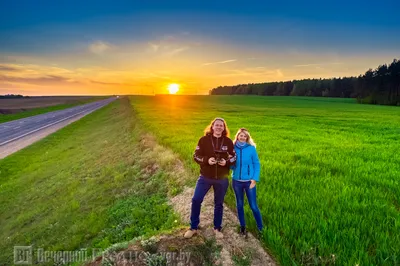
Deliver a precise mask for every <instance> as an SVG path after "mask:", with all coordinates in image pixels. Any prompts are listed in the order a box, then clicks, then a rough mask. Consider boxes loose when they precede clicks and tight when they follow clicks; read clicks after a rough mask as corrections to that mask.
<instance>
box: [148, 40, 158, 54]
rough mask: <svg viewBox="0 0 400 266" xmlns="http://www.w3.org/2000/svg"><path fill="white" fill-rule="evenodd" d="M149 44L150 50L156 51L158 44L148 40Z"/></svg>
mask: <svg viewBox="0 0 400 266" xmlns="http://www.w3.org/2000/svg"><path fill="white" fill-rule="evenodd" d="M149 46H150V48H151V50H153V51H154V52H157V51H158V48H160V45H158V44H155V43H151V42H149Z"/></svg>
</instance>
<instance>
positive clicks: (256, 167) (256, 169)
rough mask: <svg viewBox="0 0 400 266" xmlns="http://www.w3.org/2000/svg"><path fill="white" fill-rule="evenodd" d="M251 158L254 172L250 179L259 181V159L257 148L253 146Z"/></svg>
mask: <svg viewBox="0 0 400 266" xmlns="http://www.w3.org/2000/svg"><path fill="white" fill-rule="evenodd" d="M251 160H252V162H253V167H254V173H253V176H252V178H251V179H252V180H255V181H256V182H258V181H260V159H259V158H258V154H257V150H256V148H255V147H253V154H252V156H251Z"/></svg>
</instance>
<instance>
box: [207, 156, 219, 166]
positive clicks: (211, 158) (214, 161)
mask: <svg viewBox="0 0 400 266" xmlns="http://www.w3.org/2000/svg"><path fill="white" fill-rule="evenodd" d="M216 163H217V161H216V160H215V158H214V157H210V159H208V164H209V165H214V164H216Z"/></svg>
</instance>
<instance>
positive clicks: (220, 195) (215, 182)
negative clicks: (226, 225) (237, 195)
mask: <svg viewBox="0 0 400 266" xmlns="http://www.w3.org/2000/svg"><path fill="white" fill-rule="evenodd" d="M228 186H229V180H228V178H223V179H212V178H206V177H204V176H200V177H199V179H198V180H197V184H196V188H195V190H194V195H193V198H192V212H191V215H190V228H191V229H197V228H198V226H199V223H200V209H201V203H202V202H203V199H204V196H205V195H206V194H207V192H208V191H209V190H210V188H211V187H213V189H214V229H219V230H221V224H222V215H223V210H224V208H223V203H224V198H225V194H226V191H227V189H228Z"/></svg>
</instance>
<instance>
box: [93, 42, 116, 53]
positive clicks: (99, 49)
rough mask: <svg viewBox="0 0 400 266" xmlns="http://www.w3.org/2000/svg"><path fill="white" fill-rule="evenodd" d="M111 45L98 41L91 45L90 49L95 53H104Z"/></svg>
mask: <svg viewBox="0 0 400 266" xmlns="http://www.w3.org/2000/svg"><path fill="white" fill-rule="evenodd" d="M110 48H111V45H109V44H108V43H105V42H102V41H97V42H94V43H92V44H91V45H89V50H90V51H91V52H92V53H94V54H103V53H104V52H105V51H107V50H109V49H110Z"/></svg>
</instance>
